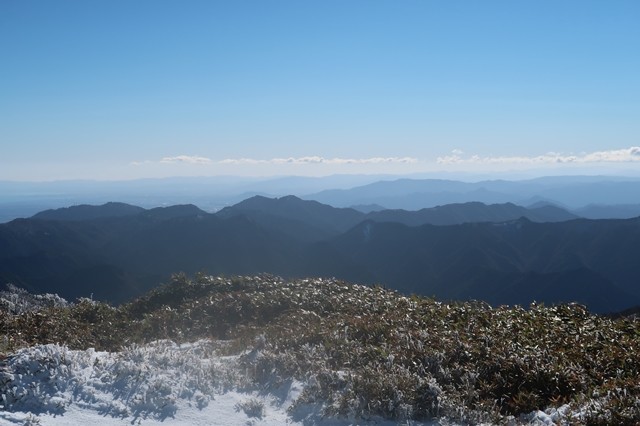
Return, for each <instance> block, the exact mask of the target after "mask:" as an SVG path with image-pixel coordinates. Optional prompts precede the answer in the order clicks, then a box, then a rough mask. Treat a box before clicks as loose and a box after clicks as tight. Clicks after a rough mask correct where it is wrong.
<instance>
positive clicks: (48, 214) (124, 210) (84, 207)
mask: <svg viewBox="0 0 640 426" xmlns="http://www.w3.org/2000/svg"><path fill="white" fill-rule="evenodd" d="M143 211H144V209H143V208H142V207H137V206H132V205H130V204H125V203H115V202H110V203H106V204H103V205H101V206H91V205H88V204H81V205H79V206H71V207H62V208H59V209H50V210H45V211H42V212H40V213H37V214H35V215H34V216H33V218H34V219H42V220H93V219H99V218H103V217H122V216H135V215H137V214H139V213H142V212H143Z"/></svg>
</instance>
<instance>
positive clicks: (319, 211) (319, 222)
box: [216, 196, 577, 241]
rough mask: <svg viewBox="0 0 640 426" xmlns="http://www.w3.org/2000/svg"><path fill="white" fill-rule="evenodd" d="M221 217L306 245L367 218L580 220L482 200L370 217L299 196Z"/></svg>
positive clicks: (247, 205)
mask: <svg viewBox="0 0 640 426" xmlns="http://www.w3.org/2000/svg"><path fill="white" fill-rule="evenodd" d="M216 215H217V216H219V217H233V216H238V215H244V216H247V217H249V218H251V219H252V220H254V221H256V222H257V223H259V224H261V225H263V226H265V227H268V228H274V229H278V230H279V231H281V232H284V233H285V234H288V235H290V236H292V237H294V238H296V239H299V240H303V241H319V240H322V239H326V238H329V237H332V236H337V235H338V234H340V233H343V232H346V231H347V230H348V229H350V228H352V227H354V226H355V225H357V224H358V223H360V222H363V221H365V220H373V221H375V222H397V223H402V224H405V225H409V226H418V225H424V224H434V225H454V224H460V223H466V222H504V221H507V220H514V219H517V218H520V217H526V218H528V219H530V220H532V221H535V222H558V221H563V220H570V219H575V218H577V216H575V215H574V214H572V213H569V212H567V211H566V210H563V209H561V208H559V207H554V206H550V205H545V206H540V207H536V208H532V209H527V208H525V207H521V206H516V205H515V204H511V203H507V204H491V205H486V204H483V203H478V202H471V203H463V204H448V205H444V206H437V207H432V208H428V209H421V210H418V211H409V210H381V211H372V212H370V213H367V214H365V213H362V212H359V211H357V210H355V209H351V208H337V207H331V206H328V205H326V204H321V203H319V202H317V201H313V200H302V199H300V198H298V197H295V196H287V197H282V198H267V197H262V196H255V197H252V198H249V199H247V200H245V201H242V202H240V203H238V204H236V205H234V206H231V207H226V208H224V209H222V210H221V211H219V212H218V213H216Z"/></svg>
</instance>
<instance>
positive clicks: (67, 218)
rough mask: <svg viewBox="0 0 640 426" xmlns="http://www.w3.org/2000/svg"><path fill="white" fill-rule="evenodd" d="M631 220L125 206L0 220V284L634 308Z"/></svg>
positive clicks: (446, 209) (472, 210) (118, 296)
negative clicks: (200, 279) (210, 286)
mask: <svg viewBox="0 0 640 426" xmlns="http://www.w3.org/2000/svg"><path fill="white" fill-rule="evenodd" d="M637 253H640V219H629V220H588V219H577V218H576V216H575V215H574V214H573V213H571V212H568V211H567V210H565V209H562V208H560V207H558V206H554V205H550V204H548V203H544V202H542V203H536V204H534V205H533V206H532V207H530V208H525V207H521V206H517V205H515V204H512V203H501V204H489V205H487V204H483V203H479V202H470V203H456V204H449V205H443V206H438V207H433V208H425V209H420V210H417V211H407V210H401V209H397V210H381V211H377V210H373V211H370V212H368V213H365V212H362V211H358V210H356V209H351V208H336V207H331V206H329V205H326V204H321V203H319V202H317V201H312V200H302V199H300V198H298V197H295V196H285V197H280V198H268V197H263V196H255V197H251V198H248V199H246V200H244V201H242V202H240V203H237V204H235V205H233V206H230V207H227V208H224V209H222V210H220V211H219V212H217V213H215V214H210V213H207V212H205V211H203V210H201V209H199V208H197V207H196V206H193V205H176V206H171V207H163V208H153V209H144V208H141V207H136V206H132V205H129V204H124V203H107V204H104V205H101V206H89V205H80V206H73V207H68V208H63V209H56V210H47V211H43V212H40V213H38V214H36V215H34V216H33V217H31V218H28V219H17V220H14V221H12V222H9V223H6V224H2V225H0V283H7V282H11V283H14V284H17V285H21V286H24V287H26V288H27V289H29V290H31V291H35V292H56V293H59V294H60V295H62V296H64V297H68V298H74V297H78V296H90V295H93V297H94V298H96V299H106V300H111V301H114V302H121V301H124V300H126V299H127V298H130V297H132V296H135V295H138V294H140V293H141V292H142V291H145V290H147V289H149V288H150V287H153V286H155V285H158V284H159V283H161V282H163V281H166V280H167V279H168V277H169V275H170V274H171V273H175V272H180V271H184V272H187V273H196V272H199V271H203V272H207V273H211V274H242V275H245V274H256V273H260V272H270V273H275V274H279V275H284V276H313V275H321V276H335V277H338V278H342V279H347V280H351V281H355V282H360V283H369V284H381V285H386V286H388V287H392V288H395V289H398V290H400V291H402V292H405V293H418V294H422V295H429V296H431V295H433V296H436V297H438V298H442V299H465V300H466V299H472V298H473V299H481V300H485V301H488V302H490V303H493V304H515V303H519V304H525V305H526V304H528V303H530V302H532V301H534V300H535V301H538V302H544V303H556V302H567V301H578V302H580V303H585V304H587V305H588V306H589V307H590V308H591V309H592V310H594V311H596V312H613V311H619V310H622V309H625V308H630V307H632V306H635V305H640V285H639V284H638V281H637V277H638V276H640V275H639V273H640V263H639V262H637V260H636V259H637V258H636V256H637Z"/></svg>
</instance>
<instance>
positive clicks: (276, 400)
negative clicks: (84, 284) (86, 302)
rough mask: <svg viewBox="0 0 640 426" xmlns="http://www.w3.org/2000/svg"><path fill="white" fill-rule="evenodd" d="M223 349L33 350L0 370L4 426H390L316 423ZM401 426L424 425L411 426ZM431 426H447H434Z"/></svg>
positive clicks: (531, 420)
mask: <svg viewBox="0 0 640 426" xmlns="http://www.w3.org/2000/svg"><path fill="white" fill-rule="evenodd" d="M223 346H224V342H215V341H208V340H201V341H198V342H195V343H190V344H182V345H178V344H176V343H173V342H170V341H157V342H154V343H151V344H148V345H144V346H133V347H130V348H127V349H125V350H123V351H122V352H114V353H110V352H96V351H95V350H93V349H88V350H84V351H78V350H70V349H68V348H66V347H65V346H59V345H41V346H34V347H31V348H25V349H22V350H20V351H18V352H16V353H15V354H12V355H10V356H9V357H8V358H7V359H4V360H2V361H0V398H1V400H0V426H3V425H12V426H15V425H51V426H62V425H91V424H100V425H101V426H116V425H195V426H197V425H221V426H222V425H224V426H235V425H237V426H276V425H278V426H279V425H292V426H294V425H299V426H311V425H321V426H347V425H379V426H391V425H396V424H398V423H396V422H390V421H384V420H381V419H371V420H361V419H358V420H353V419H352V420H346V419H335V418H323V417H322V414H321V413H322V407H321V406H310V405H302V404H298V405H297V406H292V404H294V402H295V400H296V399H297V398H298V397H299V396H300V394H301V393H302V390H303V388H304V383H302V382H298V381H289V382H286V383H285V384H284V385H282V386H280V387H279V388H275V389H269V390H268V391H266V390H264V389H262V390H261V389H257V388H256V387H255V385H252V384H251V383H250V381H249V379H248V375H247V374H246V373H247V372H246V371H242V367H241V366H240V364H239V356H223V355H220V349H221V348H222V347H223ZM567 408H568V406H565V407H561V408H560V409H559V410H551V411H549V412H547V413H545V412H542V411H538V412H534V413H531V414H530V415H528V416H524V417H523V418H521V419H520V422H518V423H519V424H522V423H525V424H530V425H554V424H561V423H562V419H563V418H564V417H565V413H564V411H566V410H567ZM399 424H405V425H416V426H417V425H426V424H425V423H419V422H415V421H408V422H403V423H399ZM428 424H429V425H432V426H436V425H451V426H452V424H451V423H449V422H447V421H444V420H441V421H439V422H432V423H428Z"/></svg>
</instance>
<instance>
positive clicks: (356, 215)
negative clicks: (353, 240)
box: [216, 195, 364, 241]
mask: <svg viewBox="0 0 640 426" xmlns="http://www.w3.org/2000/svg"><path fill="white" fill-rule="evenodd" d="M216 216H218V217H221V218H230V217H235V216H246V217H249V218H251V220H253V221H255V222H256V223H259V224H260V225H262V226H264V227H266V228H271V229H277V230H278V231H280V232H282V233H284V234H286V235H289V236H291V237H294V238H296V239H298V240H301V241H318V240H321V239H325V238H328V237H331V236H336V235H338V234H340V233H342V232H344V231H346V230H347V229H349V228H351V227H353V226H355V225H356V224H358V223H359V222H361V221H362V220H364V214H363V213H361V212H358V211H356V210H354V209H350V208H335V207H331V206H328V205H325V204H321V203H319V202H317V201H306V200H301V199H300V198H298V197H295V196H293V195H290V196H286V197H281V198H267V197H263V196H255V197H251V198H249V199H247V200H244V201H242V202H240V203H238V204H235V205H233V206H231V207H225V208H224V209H222V210H220V211H219V212H217V213H216Z"/></svg>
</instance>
